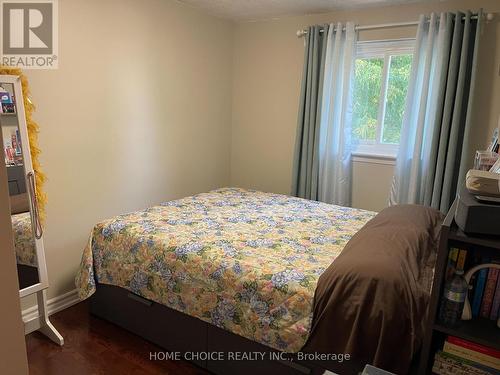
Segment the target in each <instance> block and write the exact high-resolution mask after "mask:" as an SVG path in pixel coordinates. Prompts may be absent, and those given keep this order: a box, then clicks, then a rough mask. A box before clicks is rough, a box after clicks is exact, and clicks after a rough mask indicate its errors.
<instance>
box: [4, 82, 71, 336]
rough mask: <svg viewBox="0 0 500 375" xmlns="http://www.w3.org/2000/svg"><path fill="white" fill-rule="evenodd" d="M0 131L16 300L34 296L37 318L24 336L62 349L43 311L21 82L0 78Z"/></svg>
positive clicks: (38, 229) (43, 276)
mask: <svg viewBox="0 0 500 375" xmlns="http://www.w3.org/2000/svg"><path fill="white" fill-rule="evenodd" d="M0 106H1V107H0V127H1V130H2V133H1V134H2V136H1V139H2V141H3V150H4V156H5V166H6V168H7V177H8V184H9V195H10V208H11V218H12V231H13V238H14V248H15V252H16V260H17V271H18V279H19V288H20V290H19V296H20V297H21V298H22V297H26V296H29V295H32V294H37V303H38V311H39V314H38V317H37V318H35V319H32V320H30V321H27V322H25V332H26V333H30V332H32V331H34V330H40V331H41V332H42V333H44V334H46V335H47V336H48V337H49V338H51V339H52V340H53V341H55V342H57V343H59V344H61V345H62V343H63V340H62V337H61V336H60V335H59V333H58V332H57V331H56V330H55V328H54V327H53V326H52V324H51V323H50V321H49V319H48V315H47V311H46V295H45V292H46V289H47V287H48V278H47V267H46V264H45V253H44V247H43V227H42V223H41V220H40V214H39V210H38V203H37V198H36V181H35V172H34V170H33V165H32V160H31V152H30V144H29V136H28V129H27V124H26V115H25V108H24V98H23V90H22V85H21V79H20V77H18V76H11V75H0Z"/></svg>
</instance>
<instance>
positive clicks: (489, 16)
mask: <svg viewBox="0 0 500 375" xmlns="http://www.w3.org/2000/svg"><path fill="white" fill-rule="evenodd" d="M477 17H478V16H477V14H476V15H474V16H472V17H471V18H472V19H477ZM484 17H485V18H486V21H491V20H493V18H494V14H493V13H487V14H485V16H484ZM463 19H465V17H464V18H463ZM417 25H418V21H410V22H395V23H381V24H378V25H366V26H360V25H356V26H355V27H354V30H375V29H390V28H393V27H406V26H417ZM343 30H345V27H344V29H343ZM323 31H324V30H323V29H321V30H320V31H319V32H320V33H322V32H323ZM306 35H307V30H306V29H302V30H297V37H298V38H302V37H304V36H306Z"/></svg>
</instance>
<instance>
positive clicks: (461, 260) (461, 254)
mask: <svg viewBox="0 0 500 375" xmlns="http://www.w3.org/2000/svg"><path fill="white" fill-rule="evenodd" d="M466 258H467V250H465V249H460V250H458V258H457V266H456V269H457V270H462V271H463V270H465V259H466Z"/></svg>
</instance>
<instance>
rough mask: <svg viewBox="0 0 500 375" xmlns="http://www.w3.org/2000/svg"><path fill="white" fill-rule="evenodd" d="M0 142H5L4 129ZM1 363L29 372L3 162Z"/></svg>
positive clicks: (0, 206) (5, 368)
mask: <svg viewBox="0 0 500 375" xmlns="http://www.w3.org/2000/svg"><path fill="white" fill-rule="evenodd" d="M0 144H3V137H2V133H1V132H0ZM0 259H1V260H2V261H1V262H0V301H2V302H1V304H2V307H1V315H0V317H1V319H0V332H1V333H2V335H1V340H0V364H1V366H2V370H1V371H2V373H3V374H19V375H21V374H27V373H28V362H27V359H26V345H25V342H24V325H23V322H22V320H21V306H20V303H19V283H18V280H17V270H16V258H15V255H14V242H13V239H12V223H11V219H10V205H9V189H8V185H7V168H5V164H3V162H2V163H0Z"/></svg>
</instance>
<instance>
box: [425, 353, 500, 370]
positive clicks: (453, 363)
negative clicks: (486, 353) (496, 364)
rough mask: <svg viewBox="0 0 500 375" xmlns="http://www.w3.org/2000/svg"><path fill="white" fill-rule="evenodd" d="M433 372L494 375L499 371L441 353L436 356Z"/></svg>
mask: <svg viewBox="0 0 500 375" xmlns="http://www.w3.org/2000/svg"><path fill="white" fill-rule="evenodd" d="M432 372H433V373H434V374H438V375H492V374H498V371H496V370H494V369H491V368H488V367H485V366H482V365H480V364H477V363H475V362H473V361H469V360H467V359H463V358H460V357H457V356H455V355H453V354H450V353H445V352H443V351H439V352H437V353H436V355H435V356H434V364H433V365H432Z"/></svg>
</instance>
